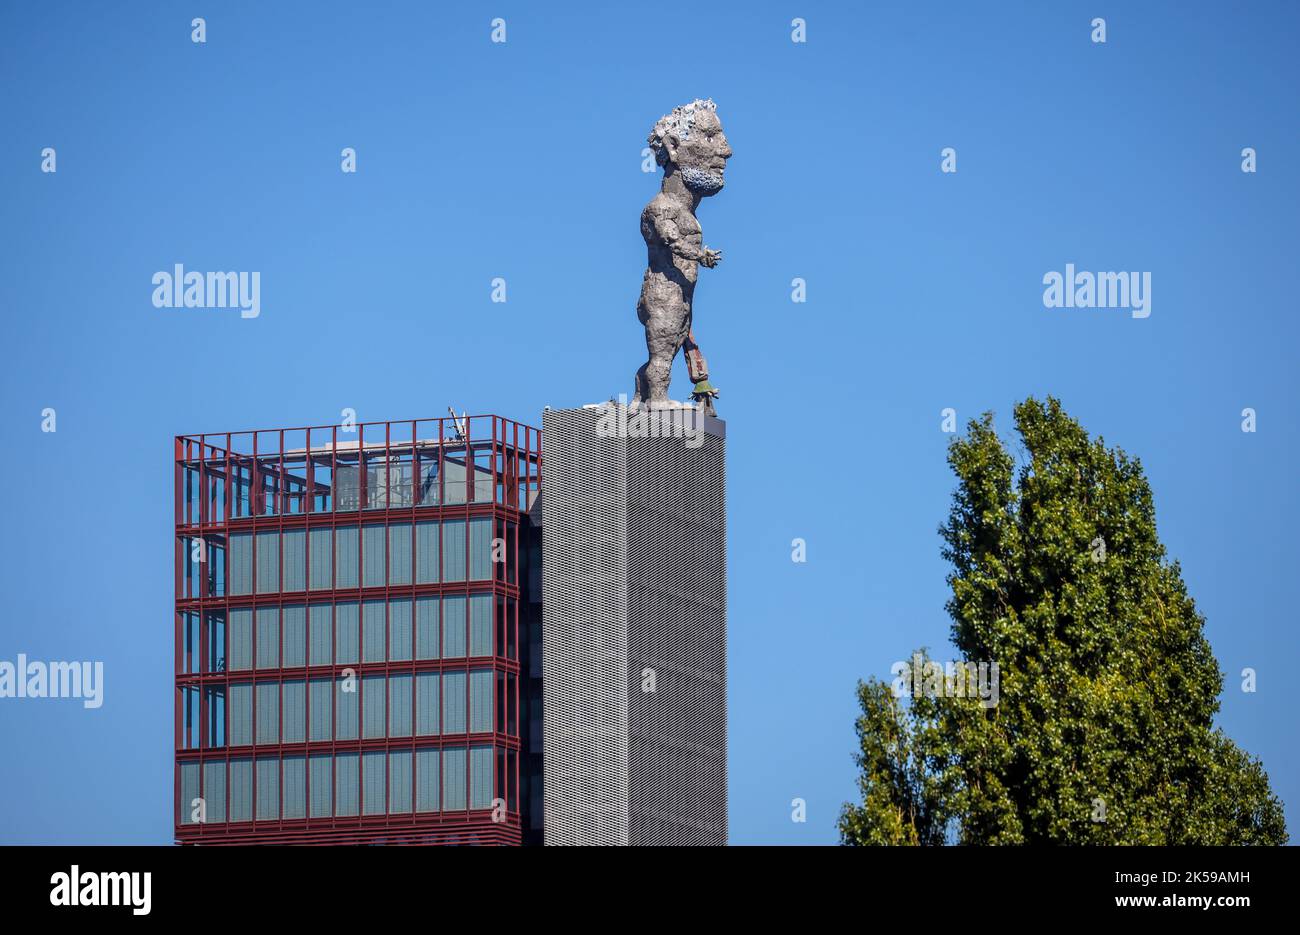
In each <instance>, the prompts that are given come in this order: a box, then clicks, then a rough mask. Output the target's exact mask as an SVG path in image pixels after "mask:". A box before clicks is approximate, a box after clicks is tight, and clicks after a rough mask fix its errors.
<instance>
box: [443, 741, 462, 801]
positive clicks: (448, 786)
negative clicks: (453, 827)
mask: <svg viewBox="0 0 1300 935" xmlns="http://www.w3.org/2000/svg"><path fill="white" fill-rule="evenodd" d="M465 772H466V757H465V748H464V747H444V748H443V751H442V810H443V811H445V812H453V811H459V810H462V809H464V808H465V791H466V785H467V783H468V777H467V776H466V775H465Z"/></svg>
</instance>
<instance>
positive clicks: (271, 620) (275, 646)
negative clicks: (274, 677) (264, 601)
mask: <svg viewBox="0 0 1300 935" xmlns="http://www.w3.org/2000/svg"><path fill="white" fill-rule="evenodd" d="M279 665H280V609H279V608H278V607H259V608H257V667H258V668H259V669H274V668H277V667H278V666H279Z"/></svg>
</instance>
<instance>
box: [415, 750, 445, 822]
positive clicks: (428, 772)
mask: <svg viewBox="0 0 1300 935" xmlns="http://www.w3.org/2000/svg"><path fill="white" fill-rule="evenodd" d="M438 759H439V757H438V750H437V748H435V747H426V748H424V749H423V750H416V751H415V810H416V811H417V812H436V811H439V809H440V807H441V806H440V803H439V789H440V787H441V783H440V779H441V770H440V766H439V763H438Z"/></svg>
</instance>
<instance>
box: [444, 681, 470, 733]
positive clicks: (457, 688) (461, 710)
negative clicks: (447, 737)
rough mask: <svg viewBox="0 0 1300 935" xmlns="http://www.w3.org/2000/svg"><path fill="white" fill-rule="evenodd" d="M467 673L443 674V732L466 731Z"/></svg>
mask: <svg viewBox="0 0 1300 935" xmlns="http://www.w3.org/2000/svg"><path fill="white" fill-rule="evenodd" d="M465 703H466V698H465V673H464V672H444V673H443V674H442V732H443V733H444V734H463V733H465Z"/></svg>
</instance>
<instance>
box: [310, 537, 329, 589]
mask: <svg viewBox="0 0 1300 935" xmlns="http://www.w3.org/2000/svg"><path fill="white" fill-rule="evenodd" d="M333 574H334V531H333V530H332V529H313V530H312V531H311V589H312V590H313V591H321V590H326V589H328V588H329V586H330V584H331V581H332V578H333Z"/></svg>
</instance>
